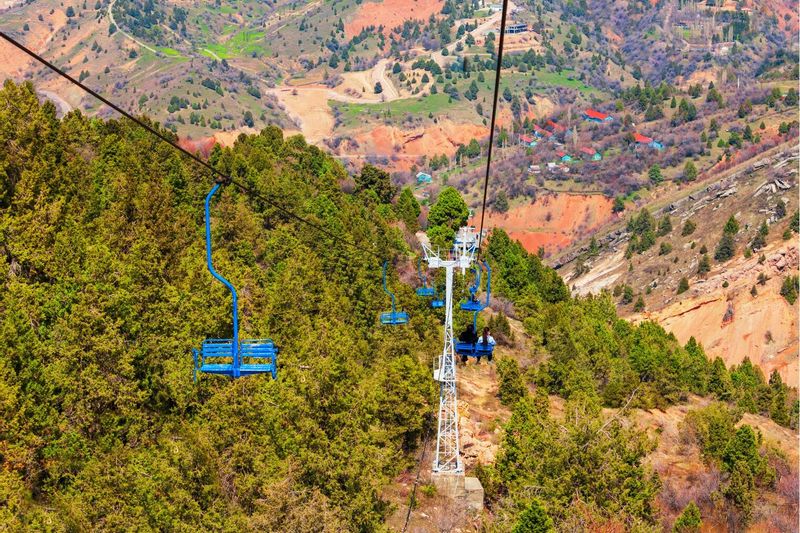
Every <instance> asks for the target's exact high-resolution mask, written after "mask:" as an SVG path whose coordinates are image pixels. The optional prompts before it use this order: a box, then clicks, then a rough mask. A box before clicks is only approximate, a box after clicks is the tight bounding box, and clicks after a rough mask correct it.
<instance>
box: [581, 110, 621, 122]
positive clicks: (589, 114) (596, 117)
mask: <svg viewBox="0 0 800 533" xmlns="http://www.w3.org/2000/svg"><path fill="white" fill-rule="evenodd" d="M583 119H584V120H588V121H589V122H597V123H601V122H610V121H612V120H614V117H612V116H611V115H606V114H605V113H601V112H600V111H597V110H595V109H587V110H586V111H584V112H583Z"/></svg>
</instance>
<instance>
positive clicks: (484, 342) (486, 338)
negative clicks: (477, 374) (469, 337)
mask: <svg viewBox="0 0 800 533" xmlns="http://www.w3.org/2000/svg"><path fill="white" fill-rule="evenodd" d="M478 342H479V343H480V344H481V346H480V347H481V348H483V349H484V350H485V349H487V348H490V347H491V348H492V349H493V348H494V345H495V344H497V343H496V342H495V340H494V337H492V335H491V333H489V328H483V334H482V335H481V337H480V339H478ZM486 360H487V361H489V362H490V363H491V362H492V353H488V354H486ZM480 362H481V356H480V355H478V363H480Z"/></svg>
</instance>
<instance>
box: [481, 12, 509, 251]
mask: <svg viewBox="0 0 800 533" xmlns="http://www.w3.org/2000/svg"><path fill="white" fill-rule="evenodd" d="M507 13H508V0H503V9H502V13H501V15H500V41H499V43H498V50H497V68H496V70H495V76H494V100H493V101H492V119H491V122H490V129H489V150H488V152H487V154H486V177H485V178H484V180H483V205H482V206H481V229H480V231H479V232H478V250H477V252H476V255H478V254H480V251H481V243H482V241H483V220H484V216H485V215H486V194H487V192H488V190H489V171H490V169H491V166H492V148H493V147H494V128H495V124H496V122H497V101H498V100H499V97H500V71H501V70H502V68H503V42H504V41H505V35H506V15H507Z"/></svg>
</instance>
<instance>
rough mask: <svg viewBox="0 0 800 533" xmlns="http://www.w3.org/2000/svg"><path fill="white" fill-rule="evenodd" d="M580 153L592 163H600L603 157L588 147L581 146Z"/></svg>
mask: <svg viewBox="0 0 800 533" xmlns="http://www.w3.org/2000/svg"><path fill="white" fill-rule="evenodd" d="M581 152H583V153H584V154H586V155H588V156H590V157H591V158H592V161H600V160H601V159H603V156H602V155H600V152H598V151H597V150H595V149H594V148H589V147H586V146H582V147H581Z"/></svg>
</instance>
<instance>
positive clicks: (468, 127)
mask: <svg viewBox="0 0 800 533" xmlns="http://www.w3.org/2000/svg"><path fill="white" fill-rule="evenodd" d="M488 134H489V129H488V128H486V127H485V126H482V125H478V124H456V123H454V122H451V121H449V120H445V121H440V122H439V123H438V124H434V125H431V126H428V127H426V128H421V129H415V130H411V131H408V130H401V129H399V128H397V127H395V126H385V125H379V126H376V127H374V128H372V129H371V130H369V132H365V133H363V134H359V135H356V136H355V140H356V142H358V145H359V147H360V149H359V151H360V152H362V153H364V154H372V155H383V156H391V155H392V154H398V155H401V156H403V157H406V156H423V155H426V156H429V157H430V156H434V155H439V154H446V155H448V156H452V155H454V154H455V153H456V150H457V149H458V145H459V144H467V143H468V142H469V141H470V140H471V139H483V138H485V137H486V136H487V135H488Z"/></svg>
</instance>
